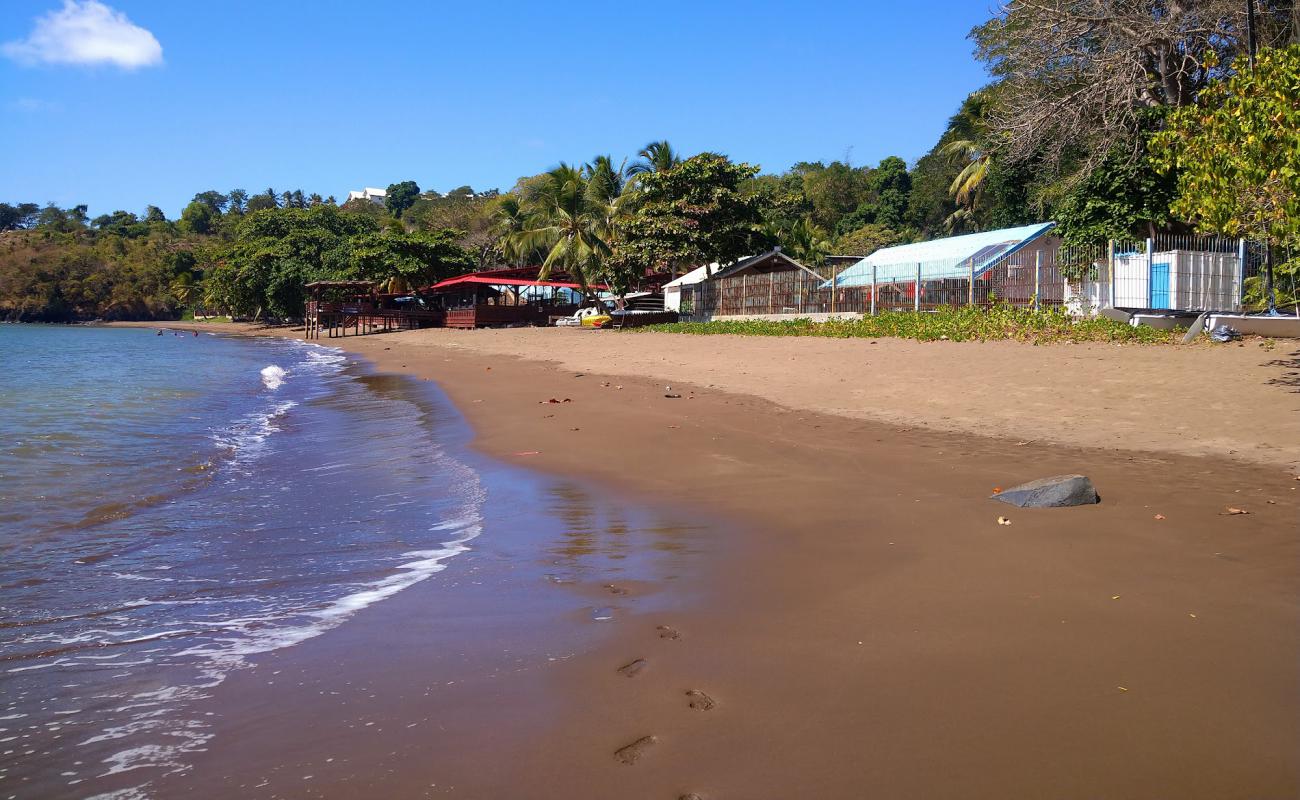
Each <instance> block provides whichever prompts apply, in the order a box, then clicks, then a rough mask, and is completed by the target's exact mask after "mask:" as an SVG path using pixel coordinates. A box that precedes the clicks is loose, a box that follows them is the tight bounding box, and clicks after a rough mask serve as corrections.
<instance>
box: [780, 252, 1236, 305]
mask: <svg viewBox="0 0 1300 800" xmlns="http://www.w3.org/2000/svg"><path fill="white" fill-rule="evenodd" d="M1242 263H1243V264H1244V263H1245V261H1242ZM797 291H798V292H799V300H798V302H797V303H795V307H796V308H798V309H799V313H800V314H802V313H803V270H799V285H798V289H797Z"/></svg>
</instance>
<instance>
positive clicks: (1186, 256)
mask: <svg viewBox="0 0 1300 800" xmlns="http://www.w3.org/2000/svg"><path fill="white" fill-rule="evenodd" d="M1264 253H1265V251H1264V249H1263V247H1262V246H1261V245H1259V244H1256V243H1253V242H1249V241H1247V240H1244V239H1228V238H1223V237H1216V236H1172V235H1170V236H1158V237H1153V238H1150V239H1146V240H1141V241H1112V242H1109V243H1107V244H1105V245H1098V246H1085V247H1065V246H1063V245H1062V242H1061V240H1060V239H1058V238H1055V237H1044V238H1042V239H1039V240H1036V241H1033V242H1030V243H1029V244H1027V245H1026V246H1025V247H1023V248H1021V249H1019V250H1017V251H1015V252H1013V253H1011V254H1009V255H1008V256H1006V257H1004V258H1002V259H1000V260H998V261H997V262H995V263H994V264H993V265H992V266H982V267H980V265H976V264H974V263H971V262H969V261H967V262H956V263H924V262H922V263H917V264H915V265H914V266H913V265H910V264H909V265H890V266H889V267H883V268H881V269H880V271H879V272H877V270H875V269H872V270H871V274H870V275H866V276H865V277H860V278H858V279H857V280H858V281H859V283H857V284H855V285H843V284H842V283H838V282H836V281H835V277H836V275H837V274H838V273H839V272H840V271H841V268H839V267H812V268H809V269H808V270H807V271H804V270H791V271H786V272H772V273H767V274H757V273H751V274H741V275H733V276H729V277H725V278H719V279H716V280H711V281H705V282H703V283H699V284H695V285H693V286H685V287H683V290H682V308H683V312H684V313H689V315H690V316H691V317H693V318H696V319H702V318H708V317H722V316H754V315H786V316H791V317H797V316H809V315H814V314H850V313H863V314H874V313H877V312H880V311H890V310H893V311H905V310H912V311H927V310H933V309H936V308H939V307H943V306H948V307H953V306H962V305H977V306H989V305H993V304H997V303H1002V304H1008V305H1013V306H1020V307H1033V308H1044V307H1064V308H1065V309H1066V310H1068V311H1069V312H1071V313H1073V314H1078V315H1091V314H1095V313H1097V312H1098V311H1099V310H1101V309H1103V308H1107V307H1116V308H1126V309H1151V310H1170V311H1240V310H1242V308H1243V306H1244V305H1245V304H1244V302H1243V301H1244V298H1245V294H1246V286H1247V281H1248V280H1249V279H1251V278H1253V277H1255V276H1257V275H1258V274H1259V273H1260V270H1261V269H1262V265H1263V263H1264ZM976 267H980V268H978V269H977V268H976ZM859 273H860V274H861V271H859Z"/></svg>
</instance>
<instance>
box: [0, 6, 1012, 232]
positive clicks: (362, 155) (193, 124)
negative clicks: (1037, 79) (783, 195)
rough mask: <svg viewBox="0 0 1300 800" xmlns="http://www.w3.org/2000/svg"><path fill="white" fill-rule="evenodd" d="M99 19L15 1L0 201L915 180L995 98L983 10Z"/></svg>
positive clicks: (371, 9)
mask: <svg viewBox="0 0 1300 800" xmlns="http://www.w3.org/2000/svg"><path fill="white" fill-rule="evenodd" d="M65 3H66V4H67V5H65ZM104 3H106V5H105V4H104ZM104 3H97V2H96V0H7V2H6V3H5V11H6V13H5V14H3V15H0V43H4V44H0V201H3V202H11V203H12V202H26V201H31V202H39V203H45V202H47V201H53V202H55V203H58V204H59V205H73V204H76V203H87V204H89V205H90V210H91V214H92V215H95V214H100V213H104V212H107V211H112V210H114V209H117V208H123V209H127V210H130V211H135V212H137V213H139V212H141V211H142V210H143V209H144V206H145V205H146V204H149V203H152V204H155V205H158V206H160V207H162V208H163V210H164V211H166V212H167V213H168V215H169V216H175V215H177V214H179V212H180V209H181V208H182V207H184V205H185V203H186V202H188V201H189V199H190V197H192V196H193V194H194V193H195V192H197V191H200V190H203V189H208V188H213V189H218V190H221V191H226V190H229V189H231V188H235V187H238V188H243V189H245V190H247V191H249V192H250V193H252V192H258V191H261V190H263V189H265V188H267V187H268V186H269V187H274V188H275V189H277V190H279V191H283V190H285V189H296V188H301V189H303V190H304V191H306V192H308V193H311V192H319V193H321V194H322V195H331V194H333V195H335V196H343V195H346V193H347V191H348V190H349V189H358V188H361V187H362V186H380V187H383V186H387V185H388V184H389V183H392V182H395V181H400V180H405V179H413V180H415V181H416V182H418V183H419V184H420V186H421V187H422V188H432V189H437V190H439V191H447V190H448V189H452V188H454V187H457V186H461V185H465V184H469V185H471V186H473V187H474V188H476V189H484V188H493V187H499V188H501V189H503V190H504V189H508V188H509V187H510V186H512V185H513V184H514V182H515V180H516V179H517V178H519V177H520V176H522V175H531V174H535V173H537V172H540V171H542V170H544V169H546V168H548V167H551V166H553V165H555V164H556V163H558V162H559V161H561V160H564V161H570V162H574V161H578V162H581V161H585V160H588V159H590V158H591V157H592V156H594V155H596V154H598V153H611V154H613V155H614V156H615V157H616V158H622V157H624V156H632V155H633V154H635V152H636V151H637V150H638V149H639V148H640V147H642V146H643V145H644V144H645V143H646V142H648V141H651V140H654V139H664V138H666V139H668V140H669V141H670V142H672V144H673V146H674V147H675V148H676V149H677V150H679V151H681V152H684V153H687V154H692V153H696V152H699V151H702V150H715V151H719V152H723V153H726V154H728V155H730V156H731V157H732V158H735V159H737V160H743V161H748V162H750V163H753V164H758V165H761V166H762V167H763V169H764V171H766V172H781V171H783V170H785V169H787V168H788V167H789V166H790V165H791V164H793V163H795V162H797V161H817V160H822V161H831V160H835V159H842V158H844V156H845V155H846V153H847V154H848V155H849V157H850V159H851V160H852V161H853V163H855V164H874V163H876V162H877V161H879V160H880V159H881V158H883V157H885V156H888V155H899V156H902V157H903V158H905V159H907V160H908V161H909V162H911V161H913V160H915V159H916V158H917V157H919V156H921V155H923V154H924V153H925V152H926V150H928V149H929V147H930V146H931V145H932V144H933V143H934V141H935V139H936V138H937V137H938V136H939V134H940V133H941V132H942V131H943V128H944V125H945V124H946V122H947V119H948V117H949V116H950V115H951V114H952V113H953V112H954V111H955V110H956V109H957V106H958V104H959V103H960V102H961V100H962V98H963V97H965V96H966V94H968V93H969V92H970V91H971V90H973V89H975V88H977V87H978V86H980V85H982V84H983V83H984V82H985V80H986V78H985V75H984V73H983V69H982V67H981V66H980V65H979V64H977V63H976V62H975V61H974V59H973V58H972V56H971V44H970V42H969V41H968V40H967V39H966V35H967V33H968V32H969V30H970V28H971V27H972V26H974V25H976V24H978V23H980V22H983V21H984V20H986V19H988V18H989V16H990V8H991V5H990V4H989V3H985V2H976V1H975V0H967V2H958V1H957V0H938V2H934V3H929V4H925V5H924V6H921V7H920V9H923V10H918V9H917V8H915V7H911V4H905V3H892V2H891V3H884V2H881V3H863V2H803V3H793V2H791V3H776V2H749V3H740V2H717V3H708V2H699V1H697V2H693V3H691V2H686V3H677V2H665V1H661V2H658V3H653V4H631V3H626V4H624V3H588V2H579V1H576V0H575V1H572V2H568V3H546V4H540V3H539V4H524V3H512V2H505V1H504V0H502V1H501V2H495V3H485V2H469V3H454V4H453V3H448V4H443V3H433V2H411V3H395V2H381V1H380V0H369V1H368V2H337V1H336V0H317V1H316V2H288V1H287V0H286V1H284V2H279V1H277V2H264V1H263V2H239V1H238V0H236V1H234V2H221V3H189V2H175V0H166V1H165V2H164V1H162V0H104ZM60 15H62V16H60ZM78 37H80V39H78ZM97 37H107V38H108V39H110V40H111V41H107V42H104V41H99V40H98V39H97Z"/></svg>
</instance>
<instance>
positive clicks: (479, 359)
mask: <svg viewBox="0 0 1300 800" xmlns="http://www.w3.org/2000/svg"><path fill="white" fill-rule="evenodd" d="M323 343H324V344H333V345H339V346H343V347H345V348H347V349H349V350H353V351H355V352H358V353H360V354H363V355H365V356H367V357H369V358H371V359H372V360H374V362H375V363H376V364H377V365H378V366H379V368H380V369H383V370H392V371H398V372H406V373H409V374H413V375H416V376H418V377H421V378H424V379H431V380H436V381H438V383H439V384H440V385H441V386H442V387H443V388H444V389H445V390H446V391H447V392H448V393H449V394H450V395H451V397H452V399H453V400H454V401H455V402H456V403H457V405H458V406H459V407H460V408H461V409H462V410H463V411H464V413H465V414H466V416H467V417H468V419H469V421H470V422H471V423H472V424H473V425H474V426H475V429H476V432H477V434H478V439H477V446H478V447H480V448H481V449H483V450H484V451H486V452H488V453H491V454H496V455H499V456H501V457H503V458H507V459H511V460H513V461H516V462H517V463H527V464H529V465H531V466H535V467H538V468H542V469H548V470H557V471H561V472H571V473H577V474H581V475H584V476H588V477H591V478H595V479H598V480H602V481H607V482H611V483H615V484H618V485H620V486H623V487H629V488H631V489H634V490H638V491H639V492H640V494H641V496H642V497H646V498H650V499H652V500H653V501H654V502H658V503H662V504H673V505H677V506H681V507H682V508H694V507H698V508H703V509H708V510H710V511H716V512H720V513H722V514H724V515H726V516H727V517H728V518H730V519H731V520H733V521H734V523H735V524H736V525H737V526H739V529H740V532H739V534H738V535H728V536H726V537H725V538H722V539H720V540H719V542H720V543H719V544H718V546H717V547H716V548H714V553H713V555H712V556H710V562H709V565H708V569H707V570H706V571H704V573H703V574H704V575H705V576H706V577H704V578H701V579H700V581H701V585H700V586H695V587H691V589H692V590H693V591H701V592H703V596H704V601H703V602H699V603H695V604H692V605H691V606H690V607H689V608H684V609H681V610H678V611H675V612H674V613H673V614H671V615H670V616H668V617H654V616H651V615H644V616H639V615H636V614H631V615H629V617H628V619H627V620H626V621H625V623H624V624H622V625H621V627H620V628H618V629H617V632H616V633H614V634H613V635H611V636H609V637H607V638H606V639H603V640H601V641H600V642H599V643H598V644H596V645H594V646H593V648H592V649H591V650H590V651H588V652H585V653H583V654H582V655H581V656H579V657H577V658H574V659H571V660H568V661H566V662H564V663H563V664H557V665H556V666H555V668H554V669H553V670H552V671H551V672H550V674H549V675H547V676H546V684H545V686H546V688H545V693H546V696H547V697H548V698H550V699H551V700H552V701H553V704H552V705H551V706H550V707H549V708H548V713H547V714H546V715H545V721H544V722H542V723H537V722H536V721H535V719H534V718H532V717H530V718H529V719H534V721H533V722H532V723H530V724H522V723H521V724H520V725H518V726H514V727H512V726H509V725H504V724H503V723H502V719H501V714H502V711H501V709H500V708H499V707H497V704H496V703H494V702H493V701H494V700H495V699H496V698H498V697H500V696H501V690H500V688H499V687H498V689H497V692H496V694H495V695H490V696H487V697H485V701H486V702H483V703H480V704H479V706H480V707H482V708H488V707H491V712H490V713H488V712H486V711H485V712H484V713H482V714H479V715H477V716H476V715H475V714H473V713H468V714H467V713H459V714H458V713H455V712H454V711H452V710H447V711H446V714H447V724H448V725H449V726H452V727H453V729H455V726H460V730H462V731H463V732H464V735H462V736H452V737H448V736H439V735H437V734H434V733H432V732H431V733H429V734H425V735H427V736H429V738H428V739H420V740H417V741H423V742H426V743H427V746H428V751H427V752H428V754H429V758H430V759H431V760H434V761H436V762H437V764H438V768H437V770H436V774H437V776H438V778H439V786H442V787H448V786H454V787H455V789H454V790H450V791H447V792H446V793H447V794H449V795H452V796H464V797H539V798H549V797H556V798H573V797H611V798H614V797H629V798H655V797H662V798H675V797H683V796H689V795H690V793H696V794H697V795H698V796H699V797H701V798H706V799H708V798H727V797H733V798H734V797H745V798H784V797H819V798H841V797H842V798H850V797H863V796H879V797H898V798H999V800H1000V799H1001V798H1007V797H1051V798H1100V797H1104V798H1146V797H1178V798H1207V799H1208V798H1216V799H1219V798H1286V797H1294V796H1296V795H1297V794H1298V793H1300V726H1297V724H1296V720H1297V719H1300V678H1298V676H1297V670H1296V663H1297V662H1296V656H1297V655H1298V654H1300V624H1298V623H1300V602H1298V598H1297V591H1296V588H1297V585H1300V584H1298V583H1297V578H1298V577H1300V575H1298V574H1297V573H1298V570H1297V566H1298V565H1300V537H1298V536H1297V520H1300V502H1298V498H1297V495H1300V490H1297V487H1300V481H1296V480H1295V479H1294V477H1293V475H1292V474H1291V473H1290V472H1288V471H1284V470H1280V469H1279V466H1282V465H1288V464H1291V463H1293V462H1294V460H1295V458H1296V455H1297V447H1298V446H1300V436H1297V428H1296V424H1297V423H1296V419H1297V416H1296V415H1297V412H1296V408H1297V405H1300V403H1298V402H1297V401H1298V400H1300V394H1297V387H1296V386H1295V385H1294V383H1295V361H1294V359H1295V352H1294V351H1295V347H1294V345H1292V346H1291V347H1287V346H1286V345H1279V346H1278V348H1277V349H1275V350H1273V351H1271V352H1265V351H1264V349H1263V348H1260V347H1259V346H1258V345H1256V344H1249V345H1248V346H1247V347H1245V348H1235V347H1230V348H1215V349H1210V348H1194V349H1187V350H1182V349H1171V348H1136V347H1125V348H1107V347H1096V346H1079V345H1075V346H1053V347H1040V348H1034V347H1029V346H1021V345H1015V344H991V345H990V344H985V345H975V344H948V343H939V344H916V343H910V342H898V341H883V340H882V341H881V342H880V343H879V344H876V345H872V344H870V343H868V342H858V341H853V342H839V341H822V340H749V339H732V338H714V337H701V338H690V337H680V338H679V337H672V336H663V335H647V334H626V335H623V334H611V333H586V332H578V331H492V332H465V333H458V332H448V331H428V332H409V333H401V334H389V335H382V336H370V337H362V338H357V339H347V340H326V341H324V342H323ZM659 351H662V352H664V353H668V354H669V355H664V356H660V355H658V352H659ZM514 356H518V357H514ZM540 357H545V358H547V359H549V360H547V361H543V360H537V359H538V358H540ZM1273 361H1277V362H1282V363H1278V364H1272V365H1270V364H1268V363H1267V362H1273ZM1062 364H1065V365H1068V366H1066V367H1065V368H1062V366H1061V365H1062ZM629 376H630V377H629ZM637 376H639V377H637ZM922 379H924V380H922ZM667 383H671V385H672V390H671V391H667V390H666V389H665V385H666V384H667ZM1211 383H1213V384H1214V385H1219V386H1222V385H1229V386H1231V387H1232V391H1231V392H1230V393H1229V392H1226V391H1222V392H1218V393H1216V390H1215V389H1213V388H1212V387H1211V386H1210V384H1211ZM710 384H711V385H712V388H710ZM666 394H681V395H682V397H681V398H669V397H665V395H666ZM551 398H556V399H559V400H563V399H565V398H568V399H569V400H570V402H567V403H558V404H550V403H546V402H542V401H546V400H549V399H551ZM774 401H775V402H774ZM776 403H779V405H777V404H776ZM826 411H834V412H838V413H822V412H826ZM944 417H946V419H943V418H944ZM936 418H938V419H939V420H940V422H941V423H942V425H943V427H946V428H951V430H949V431H938V430H932V429H923V428H922V427H921V422H922V421H923V420H924V421H927V422H928V421H931V420H934V419H936ZM879 420H886V421H892V422H896V423H897V422H903V423H905V425H904V426H902V427H900V426H899V425H896V424H895V425H890V424H887V423H886V422H883V421H879ZM1120 431H1123V432H1124V433H1123V435H1121V434H1120V433H1119V432H1120ZM981 434H995V435H981ZM1120 443H1122V444H1123V445H1124V446H1125V449H1123V450H1119V449H1117V446H1118V445H1119V444H1120ZM522 453H528V454H530V455H520V454H522ZM1225 456H1231V458H1225ZM1252 461H1253V462H1254V463H1251V462H1252ZM1062 472H1083V473H1086V474H1088V475H1090V476H1092V478H1093V479H1094V480H1095V481H1096V483H1097V486H1098V488H1099V491H1100V492H1101V494H1102V496H1103V502H1102V503H1101V504H1099V505H1096V506H1091V507H1086V508H1076V509H1065V510H1060V509H1058V510H1020V509H1015V508H1011V507H1008V506H1005V505H1003V504H999V503H996V502H994V501H991V500H989V499H987V496H988V494H989V493H990V492H991V491H992V489H993V488H994V487H995V486H1001V487H1006V486H1010V485H1012V484H1014V483H1016V482H1019V481H1023V480H1028V479H1032V478H1036V477H1041V476H1044V475H1052V474H1058V473H1062ZM1230 507H1231V508H1239V509H1243V510H1246V511H1248V512H1250V513H1248V514H1229V513H1228V509H1229V508H1230ZM999 516H1005V517H1008V518H1009V519H1010V521H1011V524H1010V525H999V524H998V522H997V519H998V517H999ZM710 535H711V534H710V532H709V531H708V530H707V529H706V530H704V531H702V532H701V533H700V536H702V537H708V536H710ZM636 595H637V591H636V590H634V591H632V593H631V596H630V598H629V600H628V602H629V603H630V604H633V605H634V604H635V602H636ZM661 625H662V626H667V627H668V628H670V629H671V630H670V631H665V630H662V629H660V627H659V626H661ZM382 646H383V643H382V642H379V641H377V642H375V647H382ZM638 659H644V660H645V664H643V665H641V666H640V667H628V668H627V669H624V670H623V672H620V669H623V668H625V667H627V666H628V665H629V664H634V663H635V662H636V661H637V660H638ZM332 666H334V667H337V665H332ZM627 671H632V672H634V673H635V674H633V675H631V676H628V675H627V674H625V673H626V672H627ZM690 691H695V692H699V693H701V694H688V692H690ZM473 705H474V704H470V707H471V708H473ZM438 710H439V709H435V710H434V711H435V713H436V712H437V711H438ZM476 726H477V727H476ZM485 726H487V729H486V730H484V727H485ZM253 727H255V726H253ZM254 735H255V734H254ZM458 743H459V744H458ZM485 743H488V744H486V745H485ZM338 744H340V745H341V746H346V743H338ZM427 766H428V763H427V762H424V761H420V760H419V759H411V760H407V761H404V762H403V763H402V765H401V766H398V767H397V768H394V769H391V770H383V771H381V770H374V771H373V772H374V774H371V775H368V776H367V777H366V781H365V783H364V786H365V788H366V793H367V794H369V795H370V796H380V795H384V796H394V797H397V796H426V795H429V794H433V793H434V792H432V791H430V789H429V781H430V774H429V770H428V769H427ZM358 788H359V787H358V785H357V784H356V783H355V782H353V783H350V784H348V785H342V784H335V785H330V784H325V785H320V784H317V785H316V786H315V787H314V790H315V792H316V793H318V794H319V796H329V797H350V796H359V795H358V794H357V793H356V792H357V790H358ZM440 791H441V790H440Z"/></svg>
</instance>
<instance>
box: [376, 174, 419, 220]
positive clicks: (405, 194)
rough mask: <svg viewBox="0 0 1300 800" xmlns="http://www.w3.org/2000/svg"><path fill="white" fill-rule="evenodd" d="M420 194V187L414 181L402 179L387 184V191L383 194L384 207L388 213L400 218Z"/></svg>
mask: <svg viewBox="0 0 1300 800" xmlns="http://www.w3.org/2000/svg"><path fill="white" fill-rule="evenodd" d="M419 196H420V187H419V185H418V184H417V183H416V182H415V181H402V182H401V183H392V184H389V186H388V192H387V194H386V195H385V196H384V207H385V208H387V209H388V213H389V214H392V215H393V216H394V217H396V218H401V216H402V214H404V213H406V209H408V208H410V207H411V206H412V205H413V204H414V203H415V201H416V199H417V198H419Z"/></svg>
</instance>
